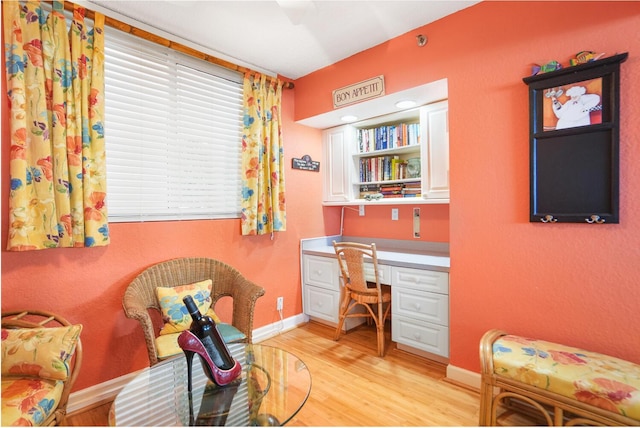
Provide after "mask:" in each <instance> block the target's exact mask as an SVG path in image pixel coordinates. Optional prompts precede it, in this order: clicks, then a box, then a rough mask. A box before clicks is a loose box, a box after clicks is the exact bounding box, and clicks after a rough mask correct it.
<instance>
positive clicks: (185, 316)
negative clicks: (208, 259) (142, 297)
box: [156, 279, 220, 335]
mask: <svg viewBox="0 0 640 428" xmlns="http://www.w3.org/2000/svg"><path fill="white" fill-rule="evenodd" d="M212 287H213V281H212V280H211V279H206V280H204V281H199V282H195V283H193V284H186V285H179V286H177V287H157V288H156V296H157V297H158V302H159V303H160V310H161V312H162V319H163V321H164V326H163V327H162V329H161V330H160V335H164V334H173V333H180V332H181V331H183V330H186V329H188V328H189V326H190V325H191V315H189V312H188V311H187V307H186V306H185V305H184V302H183V301H182V299H184V298H185V297H186V296H188V295H189V296H191V297H193V301H194V302H195V304H196V306H197V307H198V310H199V311H200V313H201V314H205V313H206V314H207V315H209V316H210V317H211V318H213V320H214V321H215V322H216V323H219V322H220V318H218V316H217V315H216V313H215V312H214V311H213V309H212V308H211V288H212Z"/></svg>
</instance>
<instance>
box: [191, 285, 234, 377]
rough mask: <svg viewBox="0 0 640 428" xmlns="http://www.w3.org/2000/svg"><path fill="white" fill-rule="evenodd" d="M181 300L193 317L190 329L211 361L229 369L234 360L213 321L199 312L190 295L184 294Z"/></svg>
mask: <svg viewBox="0 0 640 428" xmlns="http://www.w3.org/2000/svg"><path fill="white" fill-rule="evenodd" d="M182 301H183V302H184V305H185V306H186V307H187V310H188V311H189V314H190V315H191V318H192V319H193V321H192V322H191V327H190V330H191V332H192V333H193V334H194V335H196V336H197V337H198V339H200V341H201V342H202V344H203V345H204V347H205V349H206V350H207V353H208V354H209V356H210V357H211V361H213V363H214V364H215V365H216V366H217V367H218V368H220V369H222V370H229V369H231V368H232V367H233V365H234V360H233V357H232V356H231V354H230V353H229V349H228V348H227V345H226V344H225V343H224V341H223V340H222V337H221V336H220V332H218V329H217V328H216V323H215V321H213V319H211V317H210V316H207V315H202V314H201V313H200V311H199V310H198V307H197V306H196V304H195V302H194V301H193V298H192V297H191V296H186V297H185V298H184V299H182Z"/></svg>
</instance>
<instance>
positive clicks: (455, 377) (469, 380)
mask: <svg viewBox="0 0 640 428" xmlns="http://www.w3.org/2000/svg"><path fill="white" fill-rule="evenodd" d="M447 378H448V379H450V380H452V381H454V382H457V383H461V384H463V385H467V386H470V387H471V388H475V389H480V383H481V377H480V373H476V372H472V371H470V370H467V369H463V368H460V367H456V366H452V365H451V364H449V365H447Z"/></svg>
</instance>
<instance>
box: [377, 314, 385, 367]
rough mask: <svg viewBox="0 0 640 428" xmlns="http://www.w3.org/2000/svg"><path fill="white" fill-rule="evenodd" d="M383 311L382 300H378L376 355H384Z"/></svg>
mask: <svg viewBox="0 0 640 428" xmlns="http://www.w3.org/2000/svg"><path fill="white" fill-rule="evenodd" d="M385 314H386V313H385V312H382V302H378V313H377V318H376V319H375V320H376V330H377V332H378V355H379V356H381V357H384V345H385V339H384V319H385Z"/></svg>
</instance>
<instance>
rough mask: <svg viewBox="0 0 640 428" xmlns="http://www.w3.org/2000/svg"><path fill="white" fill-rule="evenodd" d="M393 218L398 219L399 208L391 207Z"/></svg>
mask: <svg viewBox="0 0 640 428" xmlns="http://www.w3.org/2000/svg"><path fill="white" fill-rule="evenodd" d="M391 220H398V209H397V208H391Z"/></svg>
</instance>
